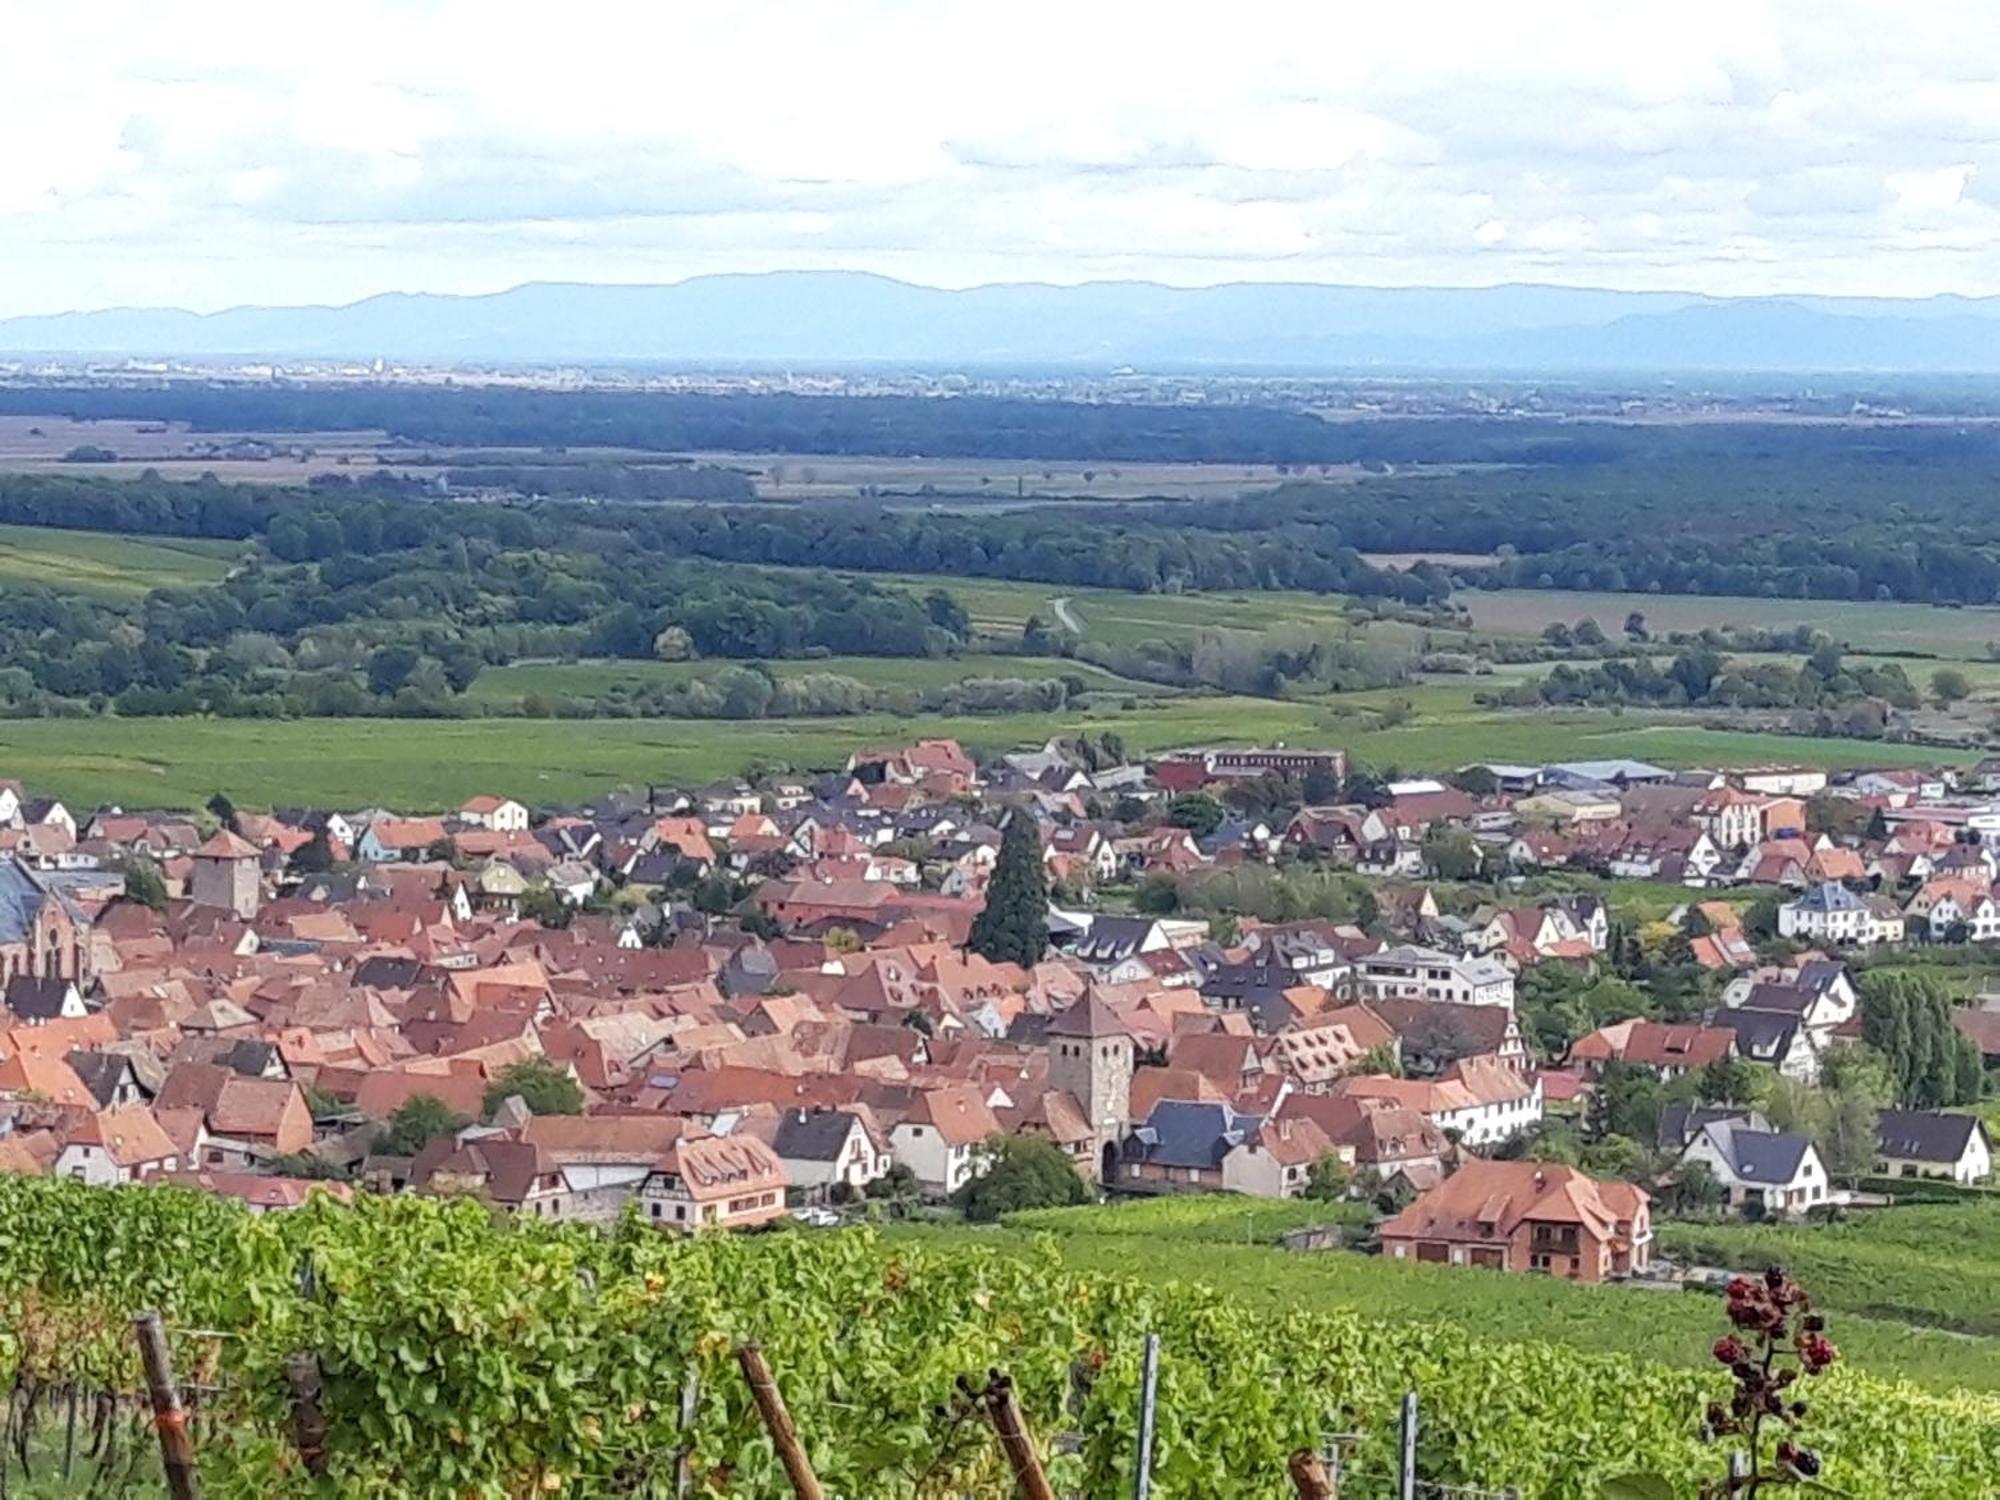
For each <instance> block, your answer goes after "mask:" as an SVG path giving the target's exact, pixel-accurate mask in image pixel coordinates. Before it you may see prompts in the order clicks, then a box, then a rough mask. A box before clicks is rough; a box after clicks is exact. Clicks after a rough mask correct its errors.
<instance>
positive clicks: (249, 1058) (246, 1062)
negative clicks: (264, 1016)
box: [215, 1037, 278, 1078]
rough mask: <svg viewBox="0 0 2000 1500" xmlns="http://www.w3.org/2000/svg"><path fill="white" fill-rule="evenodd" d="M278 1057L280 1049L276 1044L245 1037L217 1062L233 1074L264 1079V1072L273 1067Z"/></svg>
mask: <svg viewBox="0 0 2000 1500" xmlns="http://www.w3.org/2000/svg"><path fill="white" fill-rule="evenodd" d="M277 1056H278V1049H277V1046H276V1044H275V1043H272V1042H260V1041H257V1040H255V1039H254V1038H250V1037H245V1038H242V1039H241V1040H239V1041H237V1042H236V1043H235V1044H234V1045H232V1046H231V1047H230V1049H229V1050H228V1051H227V1052H224V1053H223V1054H222V1055H221V1056H219V1057H218V1058H216V1059H215V1060H216V1061H217V1062H219V1063H221V1064H222V1066H223V1067H225V1068H228V1069H229V1070H230V1071H231V1072H232V1073H239V1074H241V1075H242V1076H243V1077H245V1078H262V1077H263V1076H264V1070H265V1069H266V1068H268V1067H270V1066H271V1064H272V1062H273V1061H275V1060H276V1059H277Z"/></svg>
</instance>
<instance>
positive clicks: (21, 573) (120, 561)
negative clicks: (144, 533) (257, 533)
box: [0, 526, 243, 599]
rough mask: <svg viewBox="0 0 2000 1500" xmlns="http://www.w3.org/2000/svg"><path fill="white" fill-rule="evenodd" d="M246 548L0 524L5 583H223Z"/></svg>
mask: <svg viewBox="0 0 2000 1500" xmlns="http://www.w3.org/2000/svg"><path fill="white" fill-rule="evenodd" d="M242 550H243V549H242V548H241V547H240V546H238V545H237V544H236V543H233V542H210V541H198V540H193V539H182V538H176V537H162V538H146V539H141V538H137V537H125V536H112V535H109V534H107V533H104V532H98V531H57V530H54V529H51V528H46V527H40V526H0V584H7V583H14V584H19V583H40V584H46V585H47V586H49V587H50V588H61V589H76V590H78V591H79V592H82V593H87V594H95V595H97V596H99V597H100V598H108V599H133V598H137V597H138V596H140V595H142V594H144V593H146V592H147V590H149V589H156V588H185V587H194V586H197V585H200V584H207V583H218V582H220V581H221V580H222V578H223V576H224V575H225V574H227V573H228V571H229V563H230V559H231V558H233V557H235V556H236V555H237V554H238V553H240V552H241V551H242Z"/></svg>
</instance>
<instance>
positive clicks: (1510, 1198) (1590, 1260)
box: [1380, 1161, 1653, 1281]
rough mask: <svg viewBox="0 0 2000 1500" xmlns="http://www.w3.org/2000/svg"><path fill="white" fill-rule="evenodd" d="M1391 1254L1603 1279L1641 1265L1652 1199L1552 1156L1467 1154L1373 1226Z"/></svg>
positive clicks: (1647, 1252) (1647, 1254)
mask: <svg viewBox="0 0 2000 1500" xmlns="http://www.w3.org/2000/svg"><path fill="white" fill-rule="evenodd" d="M1380 1234H1381V1239H1382V1253H1383V1254H1384V1255H1387V1256H1389V1257H1390V1258H1391V1259H1394V1260H1414V1261H1421V1262H1429V1263H1432V1264H1436V1265H1457V1266H1483V1267H1486V1268H1488V1269H1491V1270H1496V1271H1516V1272H1522V1271H1532V1272H1539V1273H1541V1274H1543V1275H1548V1276H1561V1277H1564V1278H1565V1279H1568V1280H1571V1281H1609V1280H1612V1279H1614V1278H1616V1277H1620V1276H1629V1275H1632V1274H1633V1273H1635V1272H1640V1271H1644V1270H1645V1269H1646V1267H1647V1265H1648V1264H1649V1263H1650V1259H1651V1247H1652V1240H1653V1227H1652V1213H1651V1201H1650V1200H1649V1199H1648V1197H1647V1195H1646V1193H1645V1191H1644V1190H1643V1189H1640V1188H1637V1187H1634V1186H1632V1184H1630V1183H1628V1182H1619V1181H1616V1180H1604V1179H1599V1178H1594V1177H1591V1176H1588V1175H1587V1174H1585V1173H1584V1172H1582V1171H1580V1170H1579V1169H1578V1168H1575V1167H1566V1166H1560V1165H1558V1164H1556V1163H1553V1162H1534V1161H1470V1162H1467V1163H1466V1164H1465V1165H1464V1166H1462V1167H1460V1168H1459V1170H1458V1171H1457V1172H1456V1173H1454V1174H1453V1175H1452V1176H1451V1177H1449V1178H1447V1179H1445V1181H1443V1182H1441V1183H1439V1184H1438V1185H1437V1186H1436V1187H1434V1188H1432V1189H1430V1190H1429V1191H1428V1192H1426V1193H1424V1194H1422V1195H1421V1196H1420V1197H1418V1198H1417V1199H1416V1201H1415V1202H1413V1203H1411V1204H1410V1205H1409V1206H1408V1207H1407V1208H1405V1209H1403V1211H1402V1212H1400V1213H1398V1214H1395V1215H1394V1216H1392V1217H1391V1218H1389V1219H1387V1220H1385V1221H1384V1222H1383V1224H1382V1226H1381V1229H1380Z"/></svg>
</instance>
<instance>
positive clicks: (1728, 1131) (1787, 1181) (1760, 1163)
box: [1681, 1119, 1831, 1218]
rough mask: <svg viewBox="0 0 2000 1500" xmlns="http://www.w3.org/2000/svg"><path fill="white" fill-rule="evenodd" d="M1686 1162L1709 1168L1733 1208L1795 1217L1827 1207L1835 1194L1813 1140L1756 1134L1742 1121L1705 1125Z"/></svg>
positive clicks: (1684, 1157) (1691, 1144)
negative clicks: (1750, 1205)
mask: <svg viewBox="0 0 2000 1500" xmlns="http://www.w3.org/2000/svg"><path fill="white" fill-rule="evenodd" d="M1681 1160H1682V1161H1683V1162H1699V1163H1701V1165H1703V1166H1705V1167H1707V1168H1708V1170H1709V1171H1710V1172H1712V1173H1713V1174H1714V1175H1715V1179H1716V1181H1717V1182H1719V1183H1721V1184H1722V1186H1723V1187H1724V1189H1726V1190H1727V1192H1728V1194H1729V1204H1730V1207H1732V1208H1741V1207H1742V1206H1743V1205H1744V1204H1745V1203H1756V1204H1758V1205H1760V1206H1761V1207H1762V1209H1763V1210H1764V1212H1765V1213H1766V1214H1768V1215H1769V1216H1771V1217H1772V1218H1796V1217H1798V1216H1800V1215H1802V1214H1804V1213H1805V1212H1806V1210H1807V1209H1809V1208H1814V1207H1817V1206H1818V1205H1819V1204H1822V1203H1825V1202H1826V1201H1827V1199H1828V1194H1829V1192H1830V1191H1831V1187H1830V1184H1829V1183H1828V1180H1827V1175H1826V1164H1825V1163H1824V1162H1823V1161H1821V1160H1820V1154H1819V1148H1818V1147H1816V1146H1815V1145H1813V1143H1812V1141H1811V1139H1810V1138H1808V1137H1806V1136H1803V1135H1798V1134H1795V1133H1793V1132H1789V1131H1781V1130H1753V1129H1750V1128H1748V1127H1747V1126H1746V1125H1744V1124H1743V1123H1742V1122H1741V1121H1740V1120H1734V1119H1727V1120H1712V1121H1710V1122H1709V1123H1708V1124H1706V1125H1704V1126H1702V1127H1701V1130H1700V1131H1699V1132H1698V1133H1697V1134H1696V1135H1695V1137H1694V1139H1693V1140H1692V1141H1690V1142H1689V1143H1688V1146H1687V1149H1686V1150H1685V1151H1683V1152H1682V1153H1681Z"/></svg>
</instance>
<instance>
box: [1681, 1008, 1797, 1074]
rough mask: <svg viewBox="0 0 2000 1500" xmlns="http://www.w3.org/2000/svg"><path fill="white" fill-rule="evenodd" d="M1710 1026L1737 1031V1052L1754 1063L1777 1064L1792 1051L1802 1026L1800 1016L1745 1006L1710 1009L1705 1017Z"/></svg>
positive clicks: (1705, 1022)
mask: <svg viewBox="0 0 2000 1500" xmlns="http://www.w3.org/2000/svg"><path fill="white" fill-rule="evenodd" d="M1702 1020H1703V1024H1704V1025H1708V1026H1727V1027H1728V1028H1729V1029H1730V1030H1731V1031H1733V1032H1735V1033H1736V1052H1737V1055H1738V1056H1740V1057H1746V1058H1748V1059H1750V1061H1752V1062H1765V1063H1775V1062H1778V1061H1780V1060H1781V1059H1783V1058H1784V1057H1785V1056H1786V1055H1787V1054H1788V1053H1790V1052H1791V1050H1792V1045H1793V1039H1794V1037H1795V1036H1796V1034H1797V1032H1798V1029H1799V1022H1798V1018H1797V1017H1796V1016H1787V1015H1781V1014H1778V1013H1777V1012H1774V1011H1768V1010H1754V1009H1752V1008H1750V1007H1749V1006H1743V1007H1741V1008H1739V1009H1736V1010H1716V1011H1710V1012H1709V1013H1708V1014H1707V1015H1706V1016H1704V1017H1703V1018H1702Z"/></svg>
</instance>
